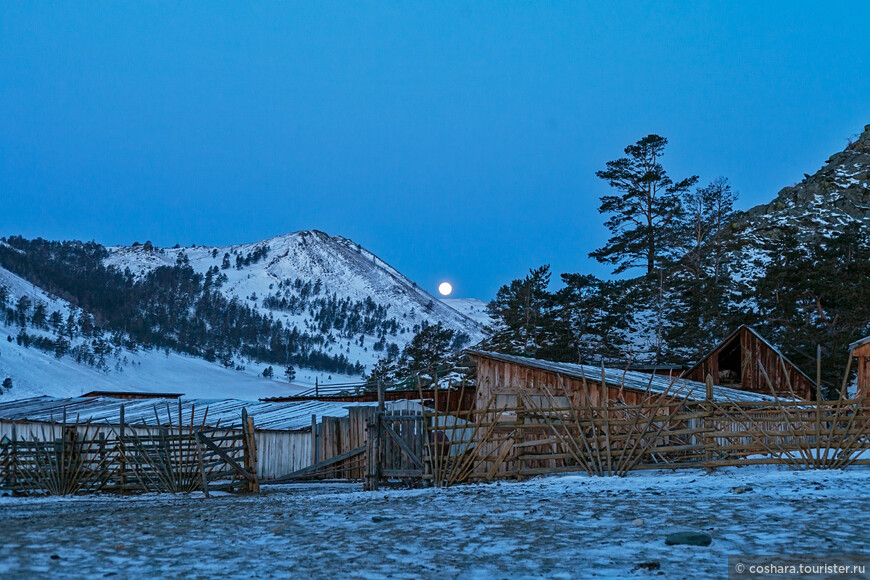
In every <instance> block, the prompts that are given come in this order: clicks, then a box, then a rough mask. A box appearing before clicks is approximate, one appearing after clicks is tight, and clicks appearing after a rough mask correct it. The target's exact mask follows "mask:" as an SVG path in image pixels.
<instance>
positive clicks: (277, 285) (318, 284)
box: [105, 230, 483, 366]
mask: <svg viewBox="0 0 870 580" xmlns="http://www.w3.org/2000/svg"><path fill="white" fill-rule="evenodd" d="M108 249H109V252H110V255H109V257H108V258H107V259H106V260H105V264H106V265H107V266H112V267H115V268H117V269H118V270H121V271H123V270H125V269H127V268H129V269H130V270H131V271H132V272H133V273H134V274H135V275H137V276H141V275H143V274H145V273H147V272H149V271H152V270H153V269H155V268H157V267H159V266H167V265H174V264H176V263H178V261H179V259H181V260H186V261H187V262H189V264H190V266H191V267H192V268H193V269H194V270H195V271H196V272H198V273H202V274H205V273H206V272H207V271H208V270H209V269H212V268H220V272H221V274H223V275H225V276H226V277H227V279H226V281H225V282H224V283H223V285H222V286H221V291H222V292H223V293H224V294H225V295H226V296H227V297H228V298H230V299H232V298H236V299H238V300H239V301H242V302H244V303H245V304H246V305H248V306H250V307H252V308H254V309H256V310H257V311H259V312H261V313H264V314H268V315H270V316H272V317H274V318H275V319H276V320H280V321H281V322H283V323H284V324H285V326H287V327H289V328H297V329H298V330H299V331H300V332H303V331H308V332H311V333H317V332H320V333H324V334H326V335H327V337H328V344H327V345H326V347H325V349H324V350H325V352H327V353H330V354H333V353H343V354H345V355H346V356H347V358H348V359H350V360H351V361H359V362H360V363H362V364H363V365H364V366H369V365H370V364H372V363H374V362H376V361H377V360H378V359H379V358H381V357H382V356H383V355H384V351H385V350H386V349H387V348H389V345H391V344H395V345H396V347H398V348H399V349H401V348H403V347H404V346H405V344H406V343H407V342H408V340H410V339H411V338H412V337H413V335H414V334H415V333H416V331H417V330H419V327H420V325H422V324H436V323H439V322H440V323H441V324H442V325H443V326H445V327H447V328H450V329H452V330H454V331H456V332H457V333H464V334H465V335H467V336H468V342H469V343H475V342H478V341H479V340H481V339H482V338H483V327H482V325H481V324H480V322H478V321H477V320H476V319H475V318H473V317H471V316H468V315H466V314H465V313H463V312H462V311H461V310H456V309H454V308H452V307H451V306H450V305H449V304H446V303H444V302H443V301H441V300H439V299H437V298H435V297H434V296H432V295H431V294H429V293H428V292H426V291H425V290H423V289H422V288H420V287H419V286H418V285H417V284H416V283H414V282H412V281H411V280H409V279H408V278H406V277H405V276H403V275H402V274H401V273H399V272H398V271H397V270H396V269H395V268H393V267H392V266H390V265H389V264H387V263H386V262H384V261H383V260H381V259H380V258H379V257H377V256H376V255H375V254H373V253H371V252H369V251H368V250H366V249H364V248H363V247H362V246H360V245H359V244H357V243H354V242H353V241H352V240H349V239H347V238H344V237H341V236H330V235H328V234H326V233H324V232H321V231H317V230H312V231H300V232H295V233H292V234H287V235H283V236H278V237H275V238H271V239H268V240H264V241H262V242H256V243H252V244H241V245H237V246H226V247H208V246H195V247H189V248H171V249H156V250H155V249H150V250H149V249H146V248H145V246H134V247H117V246H116V247H110V248H108ZM309 286H310V288H309ZM359 310H363V311H366V312H367V313H368V314H366V313H361V314H360V313H359V312H356V313H357V314H359V315H360V316H362V317H365V316H369V317H374V318H379V319H380V321H381V322H382V324H381V325H380V329H379V331H377V330H376V331H374V332H372V331H365V330H364V331H363V332H359V333H354V336H353V338H350V337H349V336H348V334H350V331H349V330H347V328H348V327H349V326H350V325H348V324H342V322H347V320H346V318H347V317H350V316H354V314H355V311H359ZM333 311H337V316H338V317H339V318H340V319H342V321H338V320H331V321H330V324H323V323H324V320H323V317H321V316H319V315H320V314H322V313H324V312H327V313H328V314H331V313H332V312H333ZM318 318H320V319H319V320H318ZM390 321H395V324H392V323H391V322H390ZM362 326H366V325H365V324H363V325H362ZM368 326H370V327H371V326H374V325H371V324H370V325H368ZM386 327H389V328H390V330H389V331H386V332H384V329H385V328H386ZM342 335H343V336H342ZM379 335H380V336H379ZM379 342H380V343H381V345H380V346H379V345H378V343H379Z"/></svg>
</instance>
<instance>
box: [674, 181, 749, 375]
mask: <svg viewBox="0 0 870 580" xmlns="http://www.w3.org/2000/svg"><path fill="white" fill-rule="evenodd" d="M736 199H737V195H736V194H734V192H733V191H732V190H731V186H730V185H729V184H728V180H727V179H726V178H724V177H720V178H719V179H716V180H715V181H713V182H712V183H710V184H709V185H707V186H706V187H701V188H697V189H695V190H694V191H689V192H686V193H685V194H684V195H683V202H682V205H683V212H682V219H681V221H680V223H679V224H678V226H677V228H675V229H676V239H677V242H678V243H677V244H676V245H675V248H674V253H673V256H672V257H671V258H670V260H669V264H668V277H667V286H668V290H669V292H670V293H671V294H673V295H674V297H675V298H674V299H673V300H672V301H671V303H670V304H668V307H669V308H668V311H667V313H666V316H667V318H668V319H669V320H670V322H671V324H672V326H671V327H670V328H668V329H667V331H666V336H667V339H668V343H669V345H670V346H671V347H672V350H674V349H677V350H679V349H683V350H684V351H685V352H686V353H688V354H689V355H690V356H689V358H691V359H693V360H694V359H697V358H698V357H699V356H701V355H703V353H704V352H706V351H707V350H709V349H710V348H711V347H712V346H713V344H715V343H716V342H718V341H719V340H721V339H722V338H724V336H725V335H726V334H727V333H728V332H729V331H730V327H731V326H732V325H733V320H732V313H731V312H730V310H731V305H732V304H733V302H734V300H735V296H736V288H735V284H734V283H733V280H732V278H731V270H732V264H731V263H730V261H731V260H732V259H733V250H734V246H735V243H736V240H735V239H734V237H733V235H732V234H731V229H732V222H733V218H734V202H735V201H736Z"/></svg>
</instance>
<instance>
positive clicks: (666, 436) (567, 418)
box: [423, 396, 870, 486]
mask: <svg viewBox="0 0 870 580" xmlns="http://www.w3.org/2000/svg"><path fill="white" fill-rule="evenodd" d="M560 400H564V398H563V399H560ZM453 417H454V418H455V422H454V423H453V424H445V422H444V414H442V413H439V412H436V411H432V412H427V413H424V419H423V421H424V425H425V426H426V428H427V430H428V431H429V436H428V439H427V441H428V443H427V445H426V449H427V453H426V454H424V457H423V460H424V462H425V464H426V465H427V469H426V475H424V477H425V478H430V479H431V480H432V482H433V483H434V484H435V485H438V486H442V485H451V484H455V483H462V482H467V481H485V480H492V479H500V478H511V479H523V478H526V477H529V476H534V475H540V474H547V473H557V472H566V471H580V472H585V473H588V474H590V475H625V474H626V473H628V472H629V471H632V470H638V469H663V468H664V469H680V468H716V467H725V466H743V465H758V464H768V465H785V466H788V467H790V468H792V469H832V468H843V467H847V466H851V465H870V453H864V452H865V451H870V399H857V400H846V399H842V398H841V399H840V400H836V401H812V402H809V401H791V400H779V399H777V400H776V401H774V402H746V401H740V402H727V403H722V402H714V401H695V400H688V399H679V398H676V399H675V398H671V397H668V398H665V397H662V396H657V397H650V398H649V399H648V400H647V401H645V402H644V403H643V404H638V405H626V404H622V403H620V402H613V403H611V404H609V405H607V406H602V407H589V406H586V407H572V406H565V405H564V404H563V405H559V404H557V403H556V398H555V397H551V398H550V401H549V402H543V403H541V402H540V401H536V400H534V399H533V398H531V397H522V396H520V397H519V399H518V404H517V406H514V407H509V408H508V407H501V408H497V407H496V404H495V400H492V401H490V402H489V404H488V405H486V406H485V407H484V408H483V409H476V410H473V411H467V412H464V413H459V414H453Z"/></svg>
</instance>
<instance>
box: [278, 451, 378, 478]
mask: <svg viewBox="0 0 870 580" xmlns="http://www.w3.org/2000/svg"><path fill="white" fill-rule="evenodd" d="M365 451H366V446H365V445H363V446H361V447H357V448H356V449H351V450H350V451H346V452H344V453H342V454H341V455H336V456H335V457H330V458H329V459H327V460H325V461H321V462H320V463H317V464H315V465H309V466H308V467H303V468H302V469H298V470H296V471H294V472H293V473H288V474H287V475H282V476H281V477H276V478H275V479H270V480H269V481H264V482H262V483H264V484H265V483H285V482H288V481H293V480H294V479H302V478H303V477H305V476H306V475H309V474H311V473H315V472H318V471H320V470H321V469H323V468H324V467H329V466H330V465H335V464H336V463H341V462H342V461H344V460H345V459H350V458H351V457H356V456H357V455H362V454H363V453H365Z"/></svg>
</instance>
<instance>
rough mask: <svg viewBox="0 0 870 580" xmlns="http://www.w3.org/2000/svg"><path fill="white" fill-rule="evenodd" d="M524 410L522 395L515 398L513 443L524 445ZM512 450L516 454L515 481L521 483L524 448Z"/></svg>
mask: <svg viewBox="0 0 870 580" xmlns="http://www.w3.org/2000/svg"><path fill="white" fill-rule="evenodd" d="M525 408H526V406H525V402H524V399H523V397H522V395H520V396H518V397H517V426H516V430H515V432H516V435H515V436H514V441H515V442H516V443H525V441H526V430H525V428H524V427H523V423H524V422H525V420H526V414H525V412H524V409H525ZM514 449H515V450H516V451H517V454H516V470H517V481H523V480H524V479H525V476H523V471H524V470H525V468H526V460H525V459H522V458H521V456H522V455H523V453H525V452H526V448H525V446H522V445H520V446H516V445H515V446H514Z"/></svg>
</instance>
